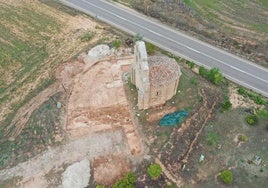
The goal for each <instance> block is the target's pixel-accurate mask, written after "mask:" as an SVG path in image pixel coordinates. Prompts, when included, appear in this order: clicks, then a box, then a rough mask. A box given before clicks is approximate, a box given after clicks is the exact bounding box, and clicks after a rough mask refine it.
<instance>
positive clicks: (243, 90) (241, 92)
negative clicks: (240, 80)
mask: <svg viewBox="0 0 268 188" xmlns="http://www.w3.org/2000/svg"><path fill="white" fill-rule="evenodd" d="M237 92H238V94H240V95H246V90H245V89H244V88H242V87H240V88H238V90H237Z"/></svg>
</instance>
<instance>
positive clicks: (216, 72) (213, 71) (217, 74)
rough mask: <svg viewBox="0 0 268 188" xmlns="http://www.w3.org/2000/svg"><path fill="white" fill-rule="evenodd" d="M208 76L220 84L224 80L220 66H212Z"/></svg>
mask: <svg viewBox="0 0 268 188" xmlns="http://www.w3.org/2000/svg"><path fill="white" fill-rule="evenodd" d="M208 78H209V80H210V81H211V82H213V83H214V84H216V85H219V84H220V83H221V81H222V78H223V76H222V74H221V73H220V70H219V69H218V68H212V69H210V70H209V73H208Z"/></svg>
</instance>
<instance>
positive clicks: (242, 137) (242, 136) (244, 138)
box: [238, 134, 247, 142]
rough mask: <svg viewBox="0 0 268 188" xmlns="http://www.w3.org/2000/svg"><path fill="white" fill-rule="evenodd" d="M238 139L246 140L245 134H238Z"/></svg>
mask: <svg viewBox="0 0 268 188" xmlns="http://www.w3.org/2000/svg"><path fill="white" fill-rule="evenodd" d="M238 140H239V141H240V142H245V141H247V136H246V135H244V134H240V135H239V136H238Z"/></svg>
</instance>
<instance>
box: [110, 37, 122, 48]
mask: <svg viewBox="0 0 268 188" xmlns="http://www.w3.org/2000/svg"><path fill="white" fill-rule="evenodd" d="M121 44H122V42H121V40H118V39H116V40H114V41H113V42H112V47H113V48H115V49H118V48H120V46H121Z"/></svg>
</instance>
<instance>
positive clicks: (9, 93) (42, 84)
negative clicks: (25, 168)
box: [0, 0, 108, 169]
mask: <svg viewBox="0 0 268 188" xmlns="http://www.w3.org/2000/svg"><path fill="white" fill-rule="evenodd" d="M0 18H1V19H0V33H1V35H0V106H1V108H0V148H1V149H0V168H1V169H2V168H4V167H7V166H13V165H15V164H17V163H18V162H21V161H25V160H26V159H28V158H29V157H32V156H34V155H35V154H37V153H40V152H41V151H43V150H44V149H45V148H46V147H47V146H48V145H52V144H55V143H57V139H55V135H56V133H55V131H56V132H60V127H61V126H59V124H60V121H61V119H59V118H60V116H61V112H59V111H58V109H56V105H55V101H54V102H53V101H52V102H51V100H49V101H46V102H45V103H44V104H42V105H41V104H40V105H41V106H40V107H38V109H35V110H34V111H33V113H32V114H25V116H27V117H29V119H28V121H27V122H26V123H22V124H21V125H20V126H22V127H19V129H17V128H18V123H17V122H13V120H14V117H17V115H18V112H19V109H20V108H21V107H23V106H24V105H25V104H27V103H28V102H29V101H31V100H32V99H33V98H34V97H35V96H37V95H38V94H40V92H41V91H43V90H44V89H46V88H47V87H49V86H51V85H52V84H53V83H55V82H56V77H55V70H56V68H57V67H58V65H59V64H61V63H63V62H65V61H67V60H69V59H70V58H73V57H74V56H76V55H77V54H79V53H80V52H82V51H84V50H86V49H87V48H88V47H89V46H91V45H93V44H95V43H96V42H98V41H97V40H98V38H102V37H100V35H102V31H103V30H102V29H101V27H99V28H97V27H95V25H96V23H95V22H94V21H93V20H90V19H89V18H88V17H86V16H84V15H82V14H78V12H77V11H75V10H73V9H69V8H68V7H65V6H62V5H60V4H59V3H57V2H56V1H52V0H46V1H38V0H34V1H28V0H22V1H5V0H0ZM89 33H90V34H91V33H94V35H92V36H91V37H90V38H86V39H84V38H83V37H85V36H88V34H89ZM106 36H108V35H107V34H106ZM82 39H83V40H82ZM54 93H57V91H56V92H54ZM54 98H55V99H56V98H59V99H61V98H62V97H60V96H59V95H55V96H54ZM36 102H37V103H38V101H36ZM25 116H24V118H25ZM19 117H20V116H19ZM55 128H56V129H57V130H55ZM15 129H17V130H20V131H18V134H15V136H14V137H13V136H12V137H11V134H13V133H14V130H15ZM15 132H16V131H15ZM61 136H62V135H61Z"/></svg>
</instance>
